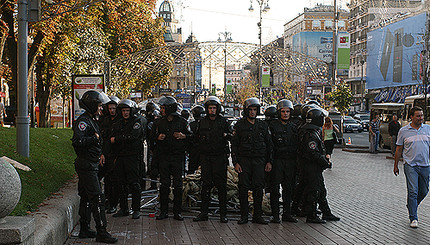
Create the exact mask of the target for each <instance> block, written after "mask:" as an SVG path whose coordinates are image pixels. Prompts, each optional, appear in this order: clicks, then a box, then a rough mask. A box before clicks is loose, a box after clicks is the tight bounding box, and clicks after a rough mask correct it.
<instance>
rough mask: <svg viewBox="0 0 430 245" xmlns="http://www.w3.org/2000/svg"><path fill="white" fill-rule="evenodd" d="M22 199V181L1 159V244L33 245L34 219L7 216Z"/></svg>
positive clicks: (10, 166)
mask: <svg viewBox="0 0 430 245" xmlns="http://www.w3.org/2000/svg"><path fill="white" fill-rule="evenodd" d="M20 197H21V179H20V178H19V175H18V172H17V171H16V170H15V168H14V167H13V166H12V165H11V164H10V163H8V162H6V161H5V160H3V159H0V244H32V241H31V240H32V237H33V233H34V229H35V225H34V218H33V217H26V216H25V217H19V216H7V215H9V214H10V213H11V212H12V211H13V210H14V209H15V207H16V205H17V204H18V201H19V198H20Z"/></svg>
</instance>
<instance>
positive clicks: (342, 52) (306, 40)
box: [293, 32, 350, 75]
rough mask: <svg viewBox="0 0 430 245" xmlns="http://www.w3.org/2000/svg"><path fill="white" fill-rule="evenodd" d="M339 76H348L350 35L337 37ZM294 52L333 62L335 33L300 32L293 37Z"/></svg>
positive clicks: (345, 34)
mask: <svg viewBox="0 0 430 245" xmlns="http://www.w3.org/2000/svg"><path fill="white" fill-rule="evenodd" d="M337 39H338V40H337V48H338V49H337V69H338V74H340V75H344V74H348V69H349V50H350V36H349V33H346V32H340V33H338V36H337ZM293 51H296V52H299V53H302V54H305V55H309V56H312V57H315V58H318V59H320V60H323V61H325V62H331V60H332V54H333V32H300V33H297V34H296V35H294V36H293Z"/></svg>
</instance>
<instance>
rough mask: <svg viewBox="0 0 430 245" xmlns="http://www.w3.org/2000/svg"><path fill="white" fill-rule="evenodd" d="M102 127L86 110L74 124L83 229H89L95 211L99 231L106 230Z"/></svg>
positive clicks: (73, 142) (73, 143)
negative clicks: (100, 175)
mask: <svg viewBox="0 0 430 245" xmlns="http://www.w3.org/2000/svg"><path fill="white" fill-rule="evenodd" d="M96 134H97V135H99V136H100V135H101V130H100V127H99V125H98V124H97V122H96V120H95V119H94V118H93V116H92V115H91V114H89V113H88V112H85V113H84V114H82V115H81V116H79V118H78V119H77V120H76V121H75V124H74V125H73V138H72V145H73V148H74V150H75V153H76V155H77V158H76V160H75V169H76V173H77V174H78V177H79V182H78V194H79V196H80V197H81V199H80V203H79V216H80V220H79V222H80V225H81V232H82V229H83V228H84V227H85V229H86V230H88V229H89V226H90V221H91V213H93V217H94V221H95V224H96V228H97V232H101V231H106V216H105V196H104V194H103V193H102V191H101V188H100V182H99V178H98V170H99V162H100V156H101V154H102V138H101V137H97V136H96Z"/></svg>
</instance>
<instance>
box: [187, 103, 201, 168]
mask: <svg viewBox="0 0 430 245" xmlns="http://www.w3.org/2000/svg"><path fill="white" fill-rule="evenodd" d="M191 113H192V114H193V118H194V121H192V122H190V129H191V132H193V135H194V134H195V133H196V132H197V127H198V125H199V121H200V120H201V119H202V118H203V117H204V116H205V108H204V107H203V106H201V105H195V106H193V108H191ZM190 144H191V146H190V149H189V151H188V153H189V156H190V161H189V165H188V173H189V174H192V173H194V172H195V171H196V170H197V169H198V168H199V166H200V150H199V147H198V138H195V137H193V138H192V139H191V143H190Z"/></svg>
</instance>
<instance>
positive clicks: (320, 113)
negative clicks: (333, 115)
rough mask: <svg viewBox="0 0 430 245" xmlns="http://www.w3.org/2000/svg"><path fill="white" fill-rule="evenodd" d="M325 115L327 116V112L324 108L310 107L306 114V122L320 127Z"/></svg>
mask: <svg viewBox="0 0 430 245" xmlns="http://www.w3.org/2000/svg"><path fill="white" fill-rule="evenodd" d="M326 116H328V112H327V111H326V110H324V109H321V108H318V107H315V108H311V109H310V110H308V112H307V114H306V123H308V124H313V125H315V126H318V127H322V126H323V125H324V118H325V117H326Z"/></svg>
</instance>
